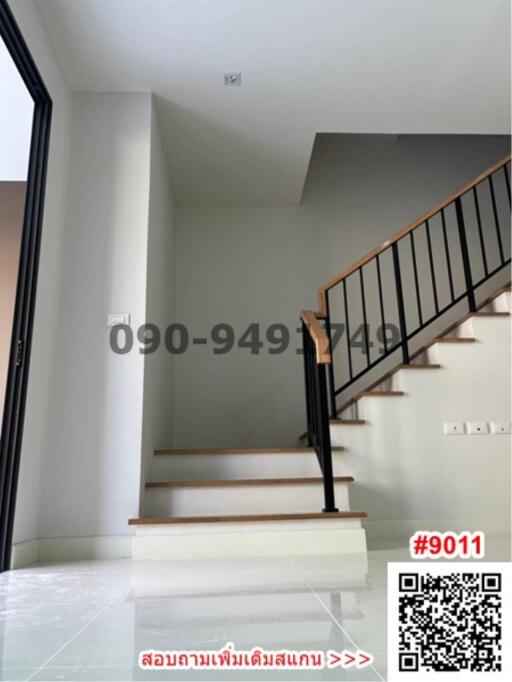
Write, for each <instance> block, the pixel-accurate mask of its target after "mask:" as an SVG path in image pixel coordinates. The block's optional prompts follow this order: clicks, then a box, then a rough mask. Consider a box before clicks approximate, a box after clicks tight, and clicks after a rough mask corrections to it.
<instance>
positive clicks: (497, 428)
mask: <svg viewBox="0 0 512 682" xmlns="http://www.w3.org/2000/svg"><path fill="white" fill-rule="evenodd" d="M510 427H511V425H510V422H491V431H492V432H493V433H494V434H500V433H510V432H511V431H512V429H511V428H510Z"/></svg>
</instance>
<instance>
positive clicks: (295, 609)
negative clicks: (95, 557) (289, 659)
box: [0, 543, 509, 682]
mask: <svg viewBox="0 0 512 682" xmlns="http://www.w3.org/2000/svg"><path fill="white" fill-rule="evenodd" d="M486 559H487V560H491V561H500V560H509V553H508V549H507V545H506V544H505V543H494V544H493V545H491V544H488V547H487V557H486ZM406 560H407V551H406V550H404V549H383V550H378V551H372V552H370V553H369V566H370V571H369V575H368V577H367V578H365V577H364V576H361V575H359V576H358V575H356V574H355V573H354V570H353V566H351V564H350V562H347V561H346V560H340V559H339V558H336V559H334V558H332V559H325V558H318V559H309V560H307V561H304V560H298V559H293V558H290V557H285V556H282V557H275V559H272V560H258V561H252V562H247V561H243V562H229V564H228V563H227V562H219V561H217V562H209V563H208V564H206V565H203V566H197V565H191V564H189V563H180V562H173V563H168V562H134V561H133V562H132V561H128V560H126V561H94V562H93V561H89V562H77V563H62V564H55V565H52V566H49V565H40V566H34V567H31V568H27V569H23V570H18V571H13V572H10V573H4V574H2V575H0V661H1V663H0V680H146V679H148V680H151V679H155V680H164V679H165V680H203V679H218V680H256V679H263V680H301V679H302V680H315V679H333V680H353V681H354V682H357V681H358V680H384V679H386V570H387V563H388V561H406ZM283 578H284V579H283ZM226 642H234V644H235V646H236V648H237V649H251V648H252V647H253V646H262V647H266V648H272V649H278V648H279V649H282V648H288V649H298V648H300V649H322V650H327V649H334V650H341V649H349V650H355V649H362V650H364V651H368V652H370V653H371V654H373V656H374V657H375V662H374V665H373V666H372V667H368V668H365V669H362V670H354V669H350V670H345V671H343V670H342V669H340V668H337V669H334V670H330V671H321V672H303V673H297V672H288V673H284V672H283V673H279V672H275V671H273V672H268V673H261V672H251V673H249V672H245V673H244V672H232V673H226V672H222V673H215V672H209V673H207V672H197V671H196V672H179V673H171V672H169V671H167V672H154V671H142V670H140V669H139V668H138V667H137V665H136V664H137V657H138V653H139V651H140V650H141V649H146V648H151V649H180V648H183V649H192V648H200V649H210V650H211V649H217V648H222V647H223V646H224V645H225V644H226Z"/></svg>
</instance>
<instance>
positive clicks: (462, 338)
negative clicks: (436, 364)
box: [434, 336, 476, 343]
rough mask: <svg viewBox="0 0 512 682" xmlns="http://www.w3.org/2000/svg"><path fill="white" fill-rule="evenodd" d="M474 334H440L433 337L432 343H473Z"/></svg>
mask: <svg viewBox="0 0 512 682" xmlns="http://www.w3.org/2000/svg"><path fill="white" fill-rule="evenodd" d="M475 341H476V338H475V337H474V336H453V337H449V336H442V337H441V338H439V339H434V343H475Z"/></svg>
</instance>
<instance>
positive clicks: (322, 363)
mask: <svg viewBox="0 0 512 682" xmlns="http://www.w3.org/2000/svg"><path fill="white" fill-rule="evenodd" d="M302 341H303V350H304V373H305V380H306V414H307V435H308V445H310V446H313V447H314V449H315V452H316V456H317V458H318V463H319V464H320V469H321V471H322V476H323V481H324V499H325V506H324V509H323V511H324V512H335V511H338V510H337V509H336V505H335V502H334V480H333V475H332V451H331V434H330V431H329V409H328V405H327V372H326V367H327V366H328V365H329V364H330V362H331V354H330V352H329V340H328V338H327V335H326V334H325V332H324V330H323V329H322V327H321V326H320V323H319V322H318V321H317V319H316V317H315V314H314V313H312V312H311V311H305V312H303V314H302Z"/></svg>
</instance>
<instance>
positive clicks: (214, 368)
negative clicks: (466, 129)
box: [174, 135, 509, 447]
mask: <svg viewBox="0 0 512 682" xmlns="http://www.w3.org/2000/svg"><path fill="white" fill-rule="evenodd" d="M508 152H509V141H508V138H506V137H491V136H487V137H485V136H473V137H469V136H430V137H425V136H398V137H395V136H375V135H372V136H362V135H357V136H355V135H354V136H345V135H319V136H317V140H316V143H315V147H314V151H313V155H312V160H311V165H310V169H309V173H308V178H307V181H306V184H305V189H304V196H303V201H302V203H301V205H300V206H289V207H286V206H284V207H229V206H228V207H221V208H219V207H212V208H207V207H206V208H205V207H200V208H199V207H180V208H178V209H177V245H176V248H177V321H179V322H181V323H184V324H185V325H186V326H187V327H188V329H189V333H190V337H191V338H192V337H194V336H195V337H201V336H202V337H208V336H209V334H210V331H211V329H212V327H213V326H214V325H215V324H217V323H219V322H226V323H228V324H230V325H232V326H233V328H234V330H235V335H236V338H237V339H238V338H239V336H240V335H241V334H242V333H243V332H244V331H245V329H246V328H247V326H248V325H249V324H250V323H253V322H256V323H259V324H260V329H261V333H262V341H263V342H264V347H263V348H262V349H261V351H260V353H259V354H258V355H251V353H250V350H249V349H247V348H237V347H236V343H235V347H234V348H233V350H232V351H231V352H229V353H227V354H225V355H214V354H213V345H212V343H211V342H210V343H209V344H208V345H207V346H203V345H196V346H193V345H192V344H190V346H189V348H188V350H187V352H185V353H183V354H181V355H178V356H176V357H175V409H174V434H175V445H178V446H182V447H194V446H197V447H208V446H211V447H222V446H224V447H237V446H247V447H250V446H252V447H258V446H260V447H265V446H287V445H293V444H295V443H296V437H297V434H298V433H300V432H301V431H302V430H303V426H304V396H303V374H302V365H301V358H300V357H299V356H298V355H297V353H296V347H297V345H298V343H299V336H298V334H297V333H295V329H296V327H297V324H298V319H299V314H300V311H301V310H302V309H304V308H314V309H315V308H316V290H317V288H318V287H319V286H320V285H321V284H323V283H324V282H326V281H327V280H328V279H329V278H331V277H333V276H334V275H336V274H337V273H338V272H339V271H340V270H342V269H344V268H346V267H348V266H349V265H350V264H351V263H353V262H354V261H355V260H357V259H358V258H360V257H361V256H363V255H365V254H366V253H367V252H368V251H370V250H371V249H373V248H374V247H375V246H377V245H379V244H380V243H382V242H383V241H385V240H386V239H387V238H388V237H389V236H391V235H392V234H394V233H395V232H396V231H398V230H399V229H400V228H401V227H402V226H404V225H405V224H407V223H408V222H410V221H411V220H413V219H414V218H416V217H417V216H419V215H420V214H421V213H423V212H425V211H426V210H428V209H429V208H431V207H432V206H434V205H435V204H436V203H438V202H439V201H440V200H441V199H442V198H443V197H445V196H446V195H447V194H449V193H451V192H452V191H455V190H456V189H458V188H459V187H461V186H462V185H464V184H465V183H466V182H468V181H469V180H471V179H472V178H473V177H475V176H476V175H477V174H478V173H480V172H481V171H482V170H485V169H486V168H487V167H488V166H490V165H491V164H492V163H494V162H495V161H497V160H499V159H500V158H502V157H503V156H505V155H506V154H507V153H508ZM450 229H452V228H450ZM439 248H440V246H439V242H438V241H436V242H435V244H434V249H435V252H436V259H440V258H441V253H439ZM274 322H281V323H284V324H285V325H286V326H287V327H288V329H290V330H291V332H292V334H291V336H292V343H291V344H290V347H289V349H288V351H287V352H286V353H284V354H281V355H271V354H269V353H268V343H267V342H266V339H265V330H266V328H267V326H268V325H269V324H272V323H274Z"/></svg>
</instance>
